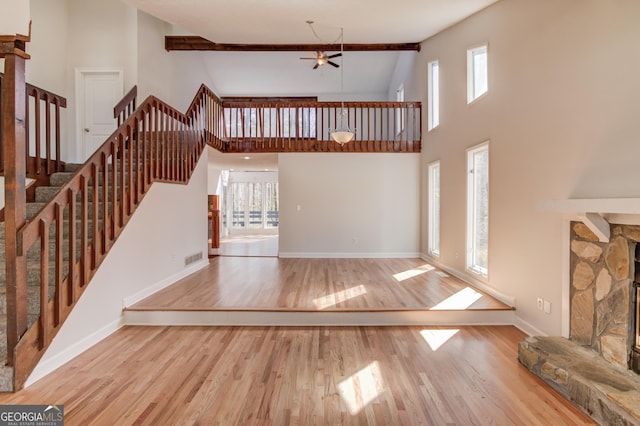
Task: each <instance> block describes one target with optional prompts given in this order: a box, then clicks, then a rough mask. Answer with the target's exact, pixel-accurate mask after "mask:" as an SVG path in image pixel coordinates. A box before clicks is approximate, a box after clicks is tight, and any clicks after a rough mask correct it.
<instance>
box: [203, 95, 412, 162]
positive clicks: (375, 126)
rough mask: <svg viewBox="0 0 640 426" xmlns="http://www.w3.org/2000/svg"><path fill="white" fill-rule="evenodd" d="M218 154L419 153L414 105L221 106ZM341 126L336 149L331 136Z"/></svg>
mask: <svg viewBox="0 0 640 426" xmlns="http://www.w3.org/2000/svg"><path fill="white" fill-rule="evenodd" d="M221 106H222V110H221V111H220V113H221V114H222V116H221V117H220V118H219V120H218V121H219V125H220V126H222V131H217V132H216V133H215V134H214V137H215V138H216V139H217V142H218V144H219V146H220V147H219V148H218V149H219V150H220V151H222V152H243V153H249V152H420V149H421V140H422V134H421V129H422V113H421V104H420V102H344V103H342V102H317V101H309V100H300V101H296V100H286V101H277V102H271V101H261V100H254V99H249V100H245V101H243V100H239V99H233V100H224V99H223V100H222V105H221ZM341 126H346V127H348V128H349V129H351V130H352V131H354V133H355V137H354V139H353V140H352V141H351V142H349V143H347V144H344V145H340V144H338V143H337V142H335V141H334V140H332V138H331V131H332V130H335V129H336V128H338V127H341Z"/></svg>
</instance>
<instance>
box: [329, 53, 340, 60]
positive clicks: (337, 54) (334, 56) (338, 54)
mask: <svg viewBox="0 0 640 426" xmlns="http://www.w3.org/2000/svg"><path fill="white" fill-rule="evenodd" d="M338 56H342V53H336V54H335V55H330V56H327V58H328V59H331V58H337V57H338Z"/></svg>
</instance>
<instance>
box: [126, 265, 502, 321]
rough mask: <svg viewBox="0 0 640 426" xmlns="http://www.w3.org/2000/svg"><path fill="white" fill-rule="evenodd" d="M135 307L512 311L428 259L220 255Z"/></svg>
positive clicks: (144, 308)
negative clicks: (289, 257) (444, 271)
mask: <svg viewBox="0 0 640 426" xmlns="http://www.w3.org/2000/svg"><path fill="white" fill-rule="evenodd" d="M130 308H131V309H135V310H161V309H172V310H181V309H184V310H207V309H241V310H251V309H261V310H278V311H283V310H284V311H378V310H379V311H387V310H421V309H422V310H474V309H475V310H505V309H510V307H509V306H507V305H505V304H504V303H502V302H500V301H498V300H496V299H494V298H492V297H490V296H488V295H486V294H484V293H482V292H481V291H479V290H477V289H473V288H471V287H470V286H469V285H468V284H466V283H465V282H463V281H461V280H459V279H457V278H455V277H452V276H449V275H447V274H444V273H443V272H442V271H440V270H438V269H436V268H434V267H432V266H431V265H429V264H427V263H426V262H425V261H424V260H421V259H287V258H277V257H276V258H270V257H259V258H258V257H251V258H246V257H216V258H213V259H211V260H210V264H209V265H208V267H206V268H203V269H201V270H200V271H198V272H196V273H194V274H192V275H190V276H188V277H186V278H184V279H182V280H180V281H179V282H177V283H176V284H173V285H171V286H169V287H167V288H165V289H163V290H161V291H159V292H157V293H155V294H154V295H152V296H150V297H148V298H146V299H145V300H142V301H141V302H138V303H137V304H135V305H133V306H131V307H130Z"/></svg>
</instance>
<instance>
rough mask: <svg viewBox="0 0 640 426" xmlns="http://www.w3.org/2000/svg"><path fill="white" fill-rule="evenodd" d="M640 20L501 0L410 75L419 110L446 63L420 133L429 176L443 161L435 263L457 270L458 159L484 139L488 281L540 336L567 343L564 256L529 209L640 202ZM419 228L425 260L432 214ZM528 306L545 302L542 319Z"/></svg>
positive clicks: (439, 43)
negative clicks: (469, 73) (471, 57)
mask: <svg viewBox="0 0 640 426" xmlns="http://www.w3.org/2000/svg"><path fill="white" fill-rule="evenodd" d="M639 22H640V2H637V1H634V0H610V1H606V2H604V1H599V0H539V1H536V2H531V1H524V0H502V1H500V2H498V3H496V4H494V5H493V6H491V7H489V8H487V9H485V10H484V11H482V12H480V13H478V14H476V15H474V16H472V17H471V18H470V19H468V20H466V21H464V22H463V23H461V24H459V25H456V26H454V27H452V28H450V29H449V30H447V31H444V32H443V33H441V34H439V35H436V36H434V37H433V38H431V39H429V40H427V41H426V42H424V43H423V46H422V51H421V53H420V55H419V59H418V61H417V64H416V66H415V68H414V78H415V79H416V80H422V81H423V83H422V84H421V85H420V86H421V89H420V90H421V93H422V101H423V105H426V101H427V99H426V76H427V70H426V64H427V62H428V61H431V60H434V59H438V60H439V61H440V76H441V86H440V96H441V99H442V101H441V102H442V103H441V114H440V117H441V118H440V126H439V127H438V128H437V129H435V130H433V131H432V132H430V133H428V134H426V132H425V135H424V139H423V155H422V170H423V173H425V171H426V165H427V163H429V162H431V161H434V160H438V159H439V160H440V161H441V166H440V167H441V178H440V179H441V216H440V217H441V239H440V241H441V255H440V258H439V259H438V261H439V262H440V263H441V264H442V265H443V266H446V267H447V268H449V269H451V270H453V271H457V273H459V274H461V275H464V274H465V252H466V250H465V223H466V222H465V193H466V164H465V158H466V157H465V149H466V148H467V147H470V146H473V145H475V144H477V143H480V142H483V141H485V140H490V141H491V143H490V241H489V278H488V280H487V281H485V282H484V283H485V284H487V285H488V286H490V287H491V288H492V289H494V290H496V291H497V292H499V293H501V294H504V295H507V296H511V297H514V298H515V301H516V308H517V315H518V317H519V318H520V320H521V321H523V322H524V324H528V325H532V326H534V327H536V328H538V329H539V330H540V331H542V332H543V333H547V334H555V335H558V334H560V333H561V324H562V318H563V314H562V313H561V309H560V307H561V302H562V298H561V295H562V286H563V280H564V279H565V278H566V277H565V276H563V274H564V273H565V272H564V269H563V262H566V259H565V258H566V257H567V256H568V253H566V252H563V250H562V243H563V239H564V238H566V237H567V235H564V234H565V233H566V232H563V226H562V217H561V216H560V215H559V214H555V213H547V212H541V211H539V210H537V209H536V205H537V203H539V202H540V201H544V200H552V199H566V198H572V197H638V196H640V186H639V185H638V182H640V168H638V167H637V158H640V124H639V123H640V120H639V119H638V117H640V102H638V99H637V97H638V94H639V93H640V78H638V75H640V55H636V54H633V52H637V49H638V41H639V40H640V25H638V23H639ZM485 42H488V43H489V93H488V95H486V96H485V97H484V98H482V99H480V100H478V101H477V102H475V103H473V104H471V105H467V104H466V94H465V90H466V50H467V49H468V48H471V47H475V46H477V45H478V44H480V43H485ZM424 112H425V116H424V120H423V122H424V123H426V122H427V120H426V108H425V111H424ZM425 175H426V173H425ZM425 188H426V186H425ZM425 191H426V189H423V192H422V199H423V206H425V205H426V201H425V200H426V192H425ZM425 211H426V209H425ZM422 224H423V232H422V250H423V252H426V249H427V244H426V242H427V233H426V230H427V217H426V213H424V214H423V215H422ZM536 297H543V298H545V299H547V300H549V301H551V303H552V312H551V314H550V315H546V314H544V313H543V312H542V311H538V310H537V309H536Z"/></svg>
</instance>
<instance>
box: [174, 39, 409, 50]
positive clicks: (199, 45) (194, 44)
mask: <svg viewBox="0 0 640 426" xmlns="http://www.w3.org/2000/svg"><path fill="white" fill-rule="evenodd" d="M164 48H165V49H166V50H167V51H169V52H171V51H172V50H182V51H185V50H202V51H213V52H306V51H310V52H315V51H321V52H328V51H330V52H335V51H340V44H335V43H334V44H239V43H214V42H212V41H209V40H207V39H205V38H202V37H200V36H165V38H164ZM398 50H414V51H416V52H419V51H420V43H378V44H353V43H351V44H346V43H345V44H344V51H345V52H370V51H398Z"/></svg>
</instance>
